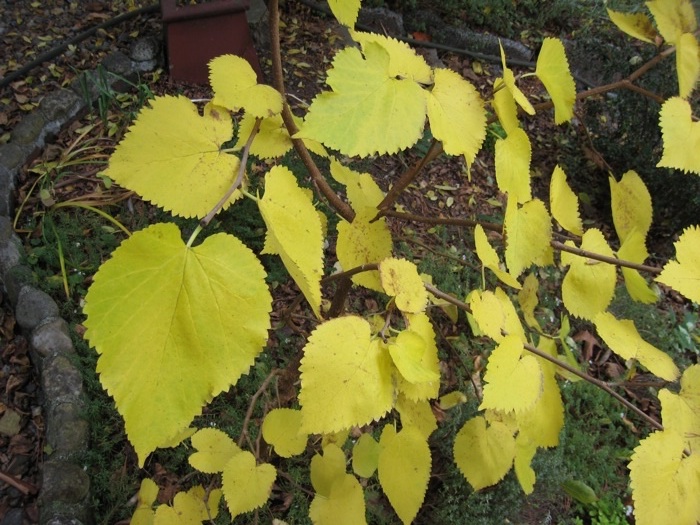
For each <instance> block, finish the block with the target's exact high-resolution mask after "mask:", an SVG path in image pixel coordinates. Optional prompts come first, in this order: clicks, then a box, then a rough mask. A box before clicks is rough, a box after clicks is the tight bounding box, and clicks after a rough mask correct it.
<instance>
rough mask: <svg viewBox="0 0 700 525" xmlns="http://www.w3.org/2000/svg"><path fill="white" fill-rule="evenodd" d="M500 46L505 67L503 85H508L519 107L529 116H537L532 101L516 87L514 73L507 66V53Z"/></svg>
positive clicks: (507, 87)
mask: <svg viewBox="0 0 700 525" xmlns="http://www.w3.org/2000/svg"><path fill="white" fill-rule="evenodd" d="M498 45H499V46H500V48H501V65H502V67H503V83H504V84H505V85H506V89H507V90H508V91H510V94H511V95H512V96H513V98H514V99H515V102H517V103H518V105H519V106H520V107H521V108H523V110H524V111H525V113H527V114H528V115H534V114H535V108H533V107H532V104H530V101H529V100H528V99H527V97H526V96H525V95H524V94H523V92H522V91H520V89H518V87H517V86H516V85H515V75H513V72H512V71H511V70H510V69H509V68H508V67H507V66H506V53H505V51H503V46H502V45H501V43H500V42H499V43H498Z"/></svg>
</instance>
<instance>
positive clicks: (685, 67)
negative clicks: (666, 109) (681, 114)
mask: <svg viewBox="0 0 700 525" xmlns="http://www.w3.org/2000/svg"><path fill="white" fill-rule="evenodd" d="M676 70H677V71H678V86H679V95H680V96H681V97H682V98H688V97H689V96H690V94H691V93H692V92H693V89H694V88H695V84H696V83H697V81H698V77H699V76H700V48H699V47H698V41H697V40H696V39H695V36H694V35H693V34H692V33H684V34H682V35H681V36H680V37H679V38H678V42H677V43H676Z"/></svg>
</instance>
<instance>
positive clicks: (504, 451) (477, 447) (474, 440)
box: [454, 416, 515, 490]
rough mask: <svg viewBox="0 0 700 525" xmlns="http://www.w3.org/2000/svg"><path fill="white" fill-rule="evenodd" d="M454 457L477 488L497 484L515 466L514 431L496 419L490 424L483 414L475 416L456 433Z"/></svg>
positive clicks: (469, 480) (470, 482)
mask: <svg viewBox="0 0 700 525" xmlns="http://www.w3.org/2000/svg"><path fill="white" fill-rule="evenodd" d="M454 457H455V463H456V464H457V467H458V468H459V470H460V472H461V473H462V474H463V475H464V477H465V478H467V481H468V482H469V484H470V485H471V486H472V487H473V488H474V490H481V489H483V488H485V487H490V486H491V485H495V484H496V483H498V482H499V481H501V480H502V479H503V478H504V476H505V475H506V474H507V473H508V471H509V470H510V468H511V466H512V465H513V458H514V457H515V439H514V438H513V433H512V432H511V431H510V429H509V428H508V427H507V426H506V425H505V424H503V423H501V422H499V421H492V422H491V424H490V425H489V426H488V427H487V426H486V419H485V418H484V417H483V416H477V417H475V418H472V419H470V420H469V421H467V422H466V423H465V424H464V426H463V427H462V428H461V429H460V431H459V432H457V435H456V436H455V443H454Z"/></svg>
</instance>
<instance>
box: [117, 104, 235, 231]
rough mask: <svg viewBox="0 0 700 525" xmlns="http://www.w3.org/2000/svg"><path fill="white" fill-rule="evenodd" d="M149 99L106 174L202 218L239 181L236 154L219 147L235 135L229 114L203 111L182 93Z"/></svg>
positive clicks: (182, 212) (177, 210)
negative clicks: (149, 105)
mask: <svg viewBox="0 0 700 525" xmlns="http://www.w3.org/2000/svg"><path fill="white" fill-rule="evenodd" d="M150 104H151V107H150V108H145V109H142V110H141V112H140V113H139V115H138V117H137V118H136V121H135V122H134V124H133V125H132V126H131V127H130V128H129V131H128V133H127V134H126V136H125V137H124V140H122V141H121V142H120V143H119V146H117V149H116V150H115V152H114V154H113V155H112V156H111V157H110V160H109V167H108V168H107V169H106V170H105V175H107V176H109V178H110V179H112V180H113V181H115V182H117V183H118V184H120V185H121V186H123V187H125V188H128V189H130V190H133V191H135V192H136V193H138V194H139V195H141V196H142V197H143V198H144V199H146V200H148V201H150V202H152V203H153V204H155V205H157V206H160V207H162V208H164V209H165V210H167V211H171V212H172V213H174V214H176V215H182V216H183V217H200V218H201V217H204V216H205V215H206V214H207V213H209V212H210V211H211V210H212V208H214V205H215V204H216V203H217V202H219V200H220V199H221V197H223V195H224V194H225V193H226V191H227V190H228V189H229V188H230V187H231V185H232V184H233V182H234V181H235V180H236V175H237V172H238V166H239V160H238V158H237V157H235V156H233V155H228V154H225V153H222V152H221V151H220V148H221V145H222V144H223V143H224V142H226V141H228V140H230V139H231V135H232V134H233V125H232V122H231V116H230V115H229V113H228V112H227V111H225V110H224V109H223V108H220V107H219V108H216V107H213V108H212V107H210V108H209V110H208V111H205V113H204V116H200V115H199V113H198V112H197V107H196V106H195V105H194V104H193V103H192V102H190V101H189V99H187V98H185V97H182V96H179V97H171V96H166V97H158V98H155V99H154V100H152V101H151V103H150ZM239 195H240V193H238V192H236V193H234V195H233V197H232V198H231V199H230V200H229V202H228V203H227V204H226V205H225V206H224V208H226V207H228V206H229V205H230V204H231V202H233V200H235V198H236V197H238V196H239Z"/></svg>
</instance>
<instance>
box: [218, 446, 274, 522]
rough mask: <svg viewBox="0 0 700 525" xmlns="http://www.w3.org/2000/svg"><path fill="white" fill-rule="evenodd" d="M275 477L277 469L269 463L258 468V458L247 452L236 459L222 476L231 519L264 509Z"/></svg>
mask: <svg viewBox="0 0 700 525" xmlns="http://www.w3.org/2000/svg"><path fill="white" fill-rule="evenodd" d="M276 477H277V471H276V470H275V467H273V466H272V465H270V464H269V463H263V464H261V465H256V463H255V456H253V454H251V453H250V452H248V451H243V452H241V453H240V454H237V455H235V456H233V458H232V459H231V460H230V461H229V462H228V463H226V466H225V467H224V471H223V473H222V474H221V485H222V488H223V493H224V498H225V499H226V505H227V506H228V510H229V512H230V513H231V517H233V518H235V517H236V516H238V515H239V514H243V513H244V512H250V511H251V510H255V509H257V508H258V507H262V506H263V505H264V504H265V502H266V501H267V499H268V498H269V497H270V492H271V491H272V484H273V483H274V482H275V478H276Z"/></svg>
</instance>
